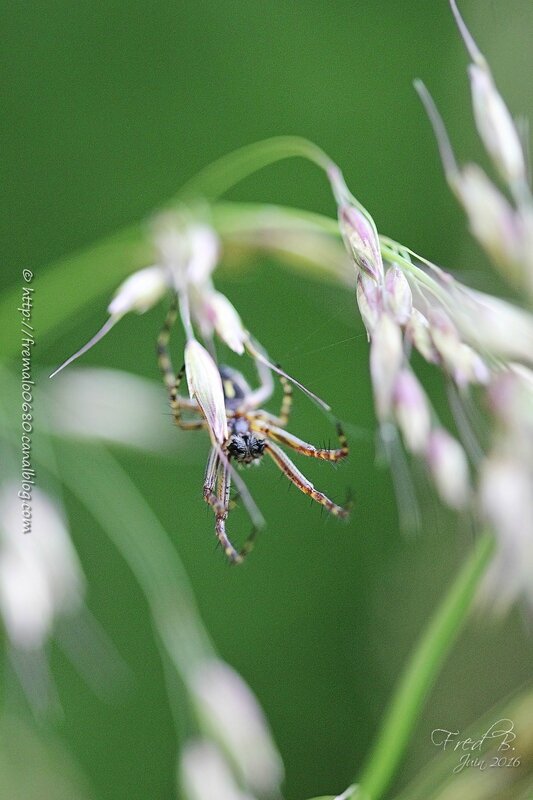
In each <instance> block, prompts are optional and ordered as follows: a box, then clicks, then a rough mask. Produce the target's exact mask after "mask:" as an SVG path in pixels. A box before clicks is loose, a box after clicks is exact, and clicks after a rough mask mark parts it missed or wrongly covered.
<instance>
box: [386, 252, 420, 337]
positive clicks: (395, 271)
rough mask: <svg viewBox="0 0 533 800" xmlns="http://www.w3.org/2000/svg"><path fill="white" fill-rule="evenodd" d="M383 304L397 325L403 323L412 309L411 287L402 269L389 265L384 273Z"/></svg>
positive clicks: (408, 317)
mask: <svg viewBox="0 0 533 800" xmlns="http://www.w3.org/2000/svg"><path fill="white" fill-rule="evenodd" d="M385 305H386V306H387V308H388V310H389V312H390V314H391V316H392V318H393V319H394V321H395V322H397V323H398V325H405V324H406V323H407V322H408V320H409V319H410V317H411V312H412V310H413V295H412V293H411V287H410V286H409V283H408V281H407V278H406V277H405V275H404V274H403V272H402V270H401V269H400V268H399V267H397V266H394V265H393V266H392V267H390V268H389V269H388V270H387V272H386V274H385Z"/></svg>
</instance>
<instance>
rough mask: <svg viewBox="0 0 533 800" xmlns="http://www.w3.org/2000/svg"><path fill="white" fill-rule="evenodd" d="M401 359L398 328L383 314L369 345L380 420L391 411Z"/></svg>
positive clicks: (401, 348)
mask: <svg viewBox="0 0 533 800" xmlns="http://www.w3.org/2000/svg"><path fill="white" fill-rule="evenodd" d="M403 358H404V353H403V343H402V334H401V331H400V328H399V327H398V325H397V324H396V323H395V322H394V320H393V319H392V318H391V317H390V316H389V315H388V314H387V313H383V314H382V315H381V316H380V318H379V320H378V322H377V324H376V326H375V328H374V332H373V334H372V340H371V344H370V374H371V377H372V385H373V388H374V398H375V403H376V412H377V415H378V417H379V419H380V420H384V419H386V418H387V417H388V415H389V413H390V411H391V404H392V390H393V386H394V383H395V380H396V376H397V374H398V372H399V371H400V368H401V366H402V362H403Z"/></svg>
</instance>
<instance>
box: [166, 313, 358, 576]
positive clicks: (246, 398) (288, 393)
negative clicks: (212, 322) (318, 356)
mask: <svg viewBox="0 0 533 800" xmlns="http://www.w3.org/2000/svg"><path fill="white" fill-rule="evenodd" d="M175 319H176V308H175V306H173V307H171V309H170V311H169V313H168V316H167V319H166V321H165V324H164V326H163V329H162V331H161V334H160V336H159V340H158V347H157V350H158V355H159V366H160V368H161V372H162V373H163V378H164V381H165V384H166V386H167V389H168V391H169V395H170V407H171V409H172V412H173V414H174V420H175V422H176V425H178V426H179V427H180V428H182V429H183V430H189V431H190V430H199V429H201V428H204V429H205V428H207V427H208V424H207V420H206V419H205V417H204V416H203V414H202V410H201V408H200V406H199V405H198V403H197V402H196V400H191V399H189V398H187V397H182V396H181V395H180V394H179V386H180V383H181V380H182V379H183V375H184V373H185V368H184V367H183V368H182V369H181V370H180V372H179V373H178V375H177V377H176V376H175V374H174V371H173V369H172V365H171V362H170V356H169V353H168V341H169V337H170V330H171V328H172V326H173V324H174V322H175ZM219 372H220V378H221V381H222V388H223V391H224V407H225V411H226V417H227V424H228V438H227V440H226V441H225V442H223V444H222V446H219V445H214V446H213V447H212V448H211V452H210V454H209V459H208V461H207V467H206V471H205V479H204V499H205V501H206V503H208V504H209V505H210V506H211V508H212V509H213V512H214V514H215V533H216V535H217V538H218V540H219V542H220V543H221V545H222V546H223V548H224V552H225V553H226V555H227V556H228V558H229V559H230V561H232V562H233V563H239V562H241V561H242V559H243V557H244V556H245V554H246V553H247V552H248V551H249V550H250V549H251V543H252V541H253V534H252V536H250V537H249V538H248V540H247V541H246V542H245V545H244V547H243V548H242V549H241V550H240V551H238V550H236V549H235V547H234V546H233V545H232V543H231V542H230V540H229V538H228V535H227V533H226V519H227V517H228V514H229V511H230V507H231V501H230V489H231V478H232V463H231V462H232V461H233V462H234V463H236V464H237V465H239V466H241V465H250V464H255V463H258V462H259V461H260V460H261V459H262V457H263V455H264V454H265V453H267V454H268V455H269V456H270V458H271V459H272V460H273V461H274V463H275V464H276V466H277V467H278V468H279V469H280V470H281V471H282V473H283V474H284V475H285V476H286V477H287V478H288V479H289V480H290V481H291V483H293V484H294V485H295V486H297V487H298V489H300V491H301V492H303V493H304V494H306V495H308V496H309V497H311V498H312V499H313V500H315V501H316V502H317V503H320V505H322V506H324V508H326V509H327V510H328V511H329V512H330V513H331V514H333V515H334V516H337V517H346V516H348V509H347V508H345V507H343V506H339V505H337V504H336V503H334V502H333V500H330V499H329V497H327V496H326V495H325V494H323V493H322V492H319V491H318V489H315V487H314V485H313V484H312V483H311V481H310V480H308V478H306V477H305V475H304V474H303V473H302V472H300V470H299V469H298V468H297V467H296V465H295V464H293V462H292V461H291V459H290V458H289V456H288V455H287V454H286V453H285V451H284V450H282V449H281V447H279V446H278V444H277V443H280V444H283V445H285V446H286V447H290V448H292V449H293V450H295V451H297V452H298V453H301V454H302V455H304V456H310V457H311V458H319V459H322V460H324V461H339V460H340V459H341V458H345V457H346V456H347V455H348V443H347V441H346V437H345V436H344V433H343V432H342V430H341V427H340V425H339V424H337V436H338V438H339V444H340V447H338V448H336V449H326V448H319V447H315V446H314V445H312V444H308V443H307V442H304V441H302V439H298V438H297V437H296V436H293V434H292V433H289V432H288V431H286V430H285V426H286V425H287V423H288V421H289V414H290V410H291V406H292V387H291V384H290V382H289V381H288V380H287V378H285V377H284V376H283V375H281V376H280V381H281V385H282V387H283V401H282V404H281V409H280V412H279V415H278V416H276V415H275V414H271V413H270V412H269V411H265V410H263V409H262V408H261V406H262V405H263V403H265V402H266V401H267V400H268V399H269V398H270V396H271V395H272V392H273V384H272V378H271V374H270V370H267V372H266V373H265V374H263V375H262V384H261V386H259V387H258V388H257V389H251V388H250V386H249V385H248V383H247V382H246V380H245V378H244V377H243V375H241V373H240V372H238V371H237V370H234V369H231V368H230V367H225V366H221V367H219ZM183 411H189V412H191V413H192V414H193V417H192V418H191V419H183V416H182V412H183Z"/></svg>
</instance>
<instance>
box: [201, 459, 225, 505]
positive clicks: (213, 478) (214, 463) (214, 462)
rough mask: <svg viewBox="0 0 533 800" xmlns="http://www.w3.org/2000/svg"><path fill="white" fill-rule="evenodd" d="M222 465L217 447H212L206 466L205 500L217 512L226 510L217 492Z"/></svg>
mask: <svg viewBox="0 0 533 800" xmlns="http://www.w3.org/2000/svg"><path fill="white" fill-rule="evenodd" d="M220 466H221V465H220V459H219V457H218V453H217V451H216V450H215V448H214V447H212V448H211V452H210V453H209V458H208V460H207V466H206V468H205V477H204V500H205V502H206V503H207V505H209V506H211V508H212V509H213V511H214V512H215V514H218V513H223V512H224V511H225V510H226V509H225V507H224V504H223V503H222V502H221V501H220V500H219V498H218V496H217V494H216V492H215V488H216V484H217V479H218V475H219V471H220Z"/></svg>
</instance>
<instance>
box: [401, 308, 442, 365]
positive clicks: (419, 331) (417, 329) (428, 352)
mask: <svg viewBox="0 0 533 800" xmlns="http://www.w3.org/2000/svg"><path fill="white" fill-rule="evenodd" d="M405 336H406V338H407V340H408V341H410V342H411V344H413V345H414V347H416V349H417V350H418V352H419V353H420V355H421V356H422V357H423V358H424V359H425V360H426V361H428V362H429V363H430V364H438V363H439V360H440V358H439V354H438V351H437V349H436V347H435V345H434V344H433V339H432V338H431V331H430V325H429V322H428V320H427V319H426V317H425V316H424V315H423V314H422V313H421V312H420V311H419V310H418V309H417V308H413V311H412V313H411V317H410V319H409V321H408V323H407V325H406V327H405Z"/></svg>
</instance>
